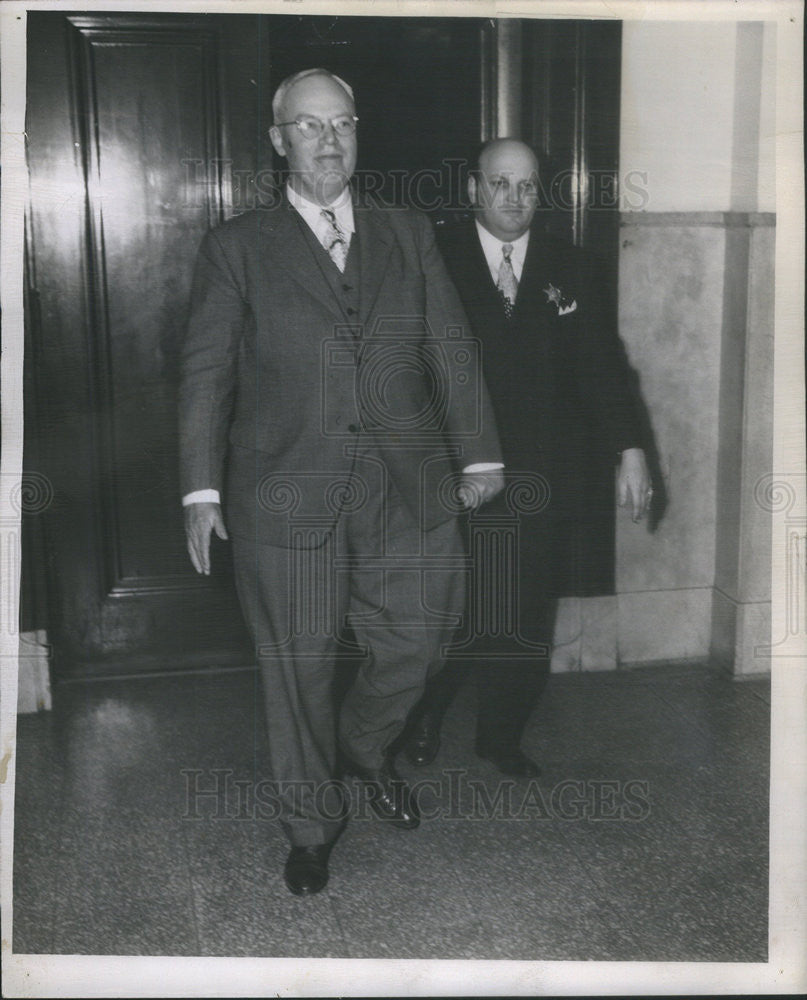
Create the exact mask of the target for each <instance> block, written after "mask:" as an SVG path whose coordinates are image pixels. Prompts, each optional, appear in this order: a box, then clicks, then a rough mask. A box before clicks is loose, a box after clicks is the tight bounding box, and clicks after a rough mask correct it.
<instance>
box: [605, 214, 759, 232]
mask: <svg viewBox="0 0 807 1000" xmlns="http://www.w3.org/2000/svg"><path fill="white" fill-rule="evenodd" d="M619 225H620V227H621V228H624V227H625V226H676V227H683V226H698V227H706V228H713V229H756V228H758V227H775V226H776V213H775V212H620V213H619Z"/></svg>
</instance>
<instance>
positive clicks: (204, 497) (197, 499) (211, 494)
mask: <svg viewBox="0 0 807 1000" xmlns="http://www.w3.org/2000/svg"><path fill="white" fill-rule="evenodd" d="M192 503H221V496H220V494H219V491H218V490H194V491H193V493H186V494H185V496H184V497H183V498H182V506H183V507H187V506H188V504H192Z"/></svg>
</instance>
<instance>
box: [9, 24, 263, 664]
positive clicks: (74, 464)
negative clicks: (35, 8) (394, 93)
mask: <svg viewBox="0 0 807 1000" xmlns="http://www.w3.org/2000/svg"><path fill="white" fill-rule="evenodd" d="M254 20H255V19H252V22H253V23H252V26H251V27H252V30H250V25H249V24H248V23H247V21H248V19H244V20H239V19H227V20H224V19H221V18H184V17H179V16H170V15H163V16H160V17H158V18H149V17H143V16H139V17H138V16H132V15H121V16H117V15H116V16H99V17H79V16H64V15H61V14H57V13H50V12H49V13H44V12H43V13H39V12H32V13H31V14H29V98H28V121H27V131H28V137H29V165H30V177H31V225H30V228H31V232H30V234H29V236H30V241H31V248H32V258H33V262H34V264H33V267H32V268H31V271H32V274H31V277H30V280H31V282H32V286H33V287H32V288H31V290H30V292H31V295H32V297H33V299H34V300H35V301H36V302H37V304H38V310H37V315H36V325H37V328H38V329H37V330H36V331H35V337H36V340H37V341H38V343H39V344H40V350H39V356H40V359H41V363H42V367H43V371H42V373H41V387H42V389H41V393H40V395H39V399H38V404H39V409H40V411H41V420H40V426H41V427H42V428H43V432H42V433H43V438H44V440H43V441H42V442H41V444H42V446H43V447H42V449H40V454H39V456H38V458H39V460H40V461H41V462H43V463H44V466H45V467H44V469H43V470H42V471H44V472H45V473H46V474H47V476H48V477H49V479H50V480H51V482H52V485H53V495H54V501H53V504H52V506H51V509H50V510H49V511H48V514H49V525H48V529H49V530H48V538H49V546H50V576H51V588H50V593H51V606H50V620H49V621H48V623H47V625H48V628H49V632H50V637H51V641H52V644H53V647H54V649H55V652H56V660H55V669H56V671H57V673H58V674H61V675H64V674H85V673H97V672H103V673H108V672H119V671H129V670H132V669H149V668H154V669H173V668H177V667H182V666H189V665H193V666H195V665H199V664H203V663H226V662H234V661H235V662H238V661H242V662H243V661H244V660H246V661H247V662H248V661H249V660H250V659H251V654H250V651H249V646H248V644H247V642H246V636H245V632H244V627H243V623H242V621H241V617H240V613H239V609H238V604H237V601H236V599H235V595H234V591H233V586H232V580H231V574H230V572H229V569H228V565H227V550H226V547H225V546H220V551H219V552H217V556H218V558H217V560H216V564H217V572H216V573H215V575H214V576H213V577H212V578H210V579H208V578H203V577H199V576H197V575H196V574H195V573H194V572H193V570H192V568H191V566H190V563H189V561H188V558H187V555H186V553H185V547H184V540H183V526H182V513H181V506H180V496H179V489H178V477H177V443H176V442H177V434H176V415H175V413H176V387H177V357H178V348H179V343H180V337H181V331H182V327H183V324H184V321H185V310H186V304H187V299H188V292H189V285H190V275H191V269H192V266H193V259H194V255H195V251H196V248H197V246H198V244H199V241H200V239H201V237H202V235H203V233H204V232H205V230H206V229H207V228H208V227H209V226H211V225H214V224H216V223H218V222H220V221H222V220H223V219H224V218H225V217H226V216H227V215H228V214H229V211H230V190H229V184H228V182H229V176H230V169H231V166H232V164H231V163H230V161H231V160H234V161H235V162H236V163H238V164H240V165H244V164H246V166H247V167H248V168H250V169H252V170H253V171H254V169H255V160H254V156H255V151H254V148H253V147H252V146H250V144H249V143H248V142H246V141H241V142H240V143H239V144H238V148H237V149H236V150H234V151H233V149H232V146H231V142H232V140H233V138H234V137H237V136H238V135H239V133H238V132H237V130H236V128H235V127H233V125H232V122H231V117H232V116H231V113H230V111H229V108H228V102H237V103H238V106H239V108H240V109H241V111H242V112H243V113H244V117H245V118H246V119H247V120H249V118H250V117H251V118H253V119H254V117H255V109H256V107H257V104H258V97H257V94H256V93H255V92H254V91H255V87H254V85H253V84H252V83H251V80H254V78H255V76H256V75H257V43H256V37H255V32H254ZM239 127H241V126H240V125H239Z"/></svg>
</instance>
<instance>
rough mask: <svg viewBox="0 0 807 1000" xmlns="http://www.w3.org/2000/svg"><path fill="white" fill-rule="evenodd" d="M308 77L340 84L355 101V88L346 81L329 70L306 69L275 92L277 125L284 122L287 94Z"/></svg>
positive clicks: (274, 101) (291, 77) (273, 103)
mask: <svg viewBox="0 0 807 1000" xmlns="http://www.w3.org/2000/svg"><path fill="white" fill-rule="evenodd" d="M308 76H327V77H329V78H330V79H331V80H334V81H335V82H336V83H338V84H339V86H340V87H341V88H342V90H344V92H345V93H346V94H347V96H348V97H349V98H350V99H351V101H354V98H353V88H352V87H351V86H350V84H349V83H345V81H344V80H342V79H341V78H340V77H338V76H337V75H336V74H335V73H331V72H330V70H327V69H304V70H301V71H300V72H299V73H293V74H292V75H291V76H287V77H286V79H285V80H284V81H283V82H282V83H281V84H280V86H279V87H278V88H277V90H276V91H275V96H274V97H273V98H272V117H273V119H274V122H275V124H276V125H277V123H278V122H279V121H282V119H283V117H284V111H283V108H284V104H285V101H286V94H288V92H289V91H290V90H291V88H292V87H293V86H294V85H295V83H299V82H300V80H305V78H306V77H308ZM354 103H355V101H354Z"/></svg>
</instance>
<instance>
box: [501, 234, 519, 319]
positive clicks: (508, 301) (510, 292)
mask: <svg viewBox="0 0 807 1000" xmlns="http://www.w3.org/2000/svg"><path fill="white" fill-rule="evenodd" d="M512 252H513V244H512V243H504V244H502V257H503V258H504V259H503V260H502V262H501V264H500V265H499V277H498V280H497V282H496V287H497V288H498V290H499V294H500V295H501V297H502V302H503V304H504V314H505V316H506V317H507V318H508V319H510V317H511V316H512V315H513V306H514V305H515V302H516V292H517V291H518V280H517V278H516V275H515V272H514V271H513V265H512V263H511V262H510V254H512Z"/></svg>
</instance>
